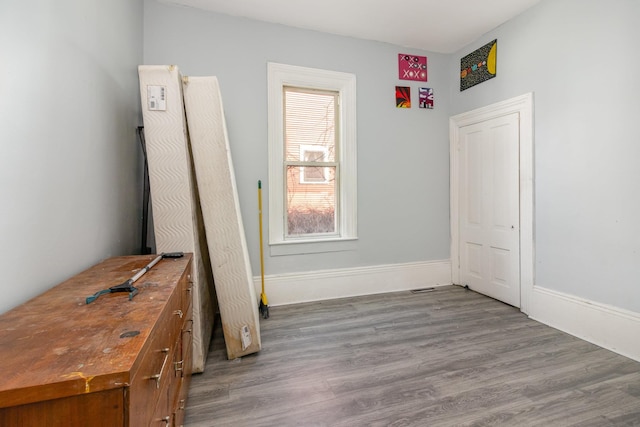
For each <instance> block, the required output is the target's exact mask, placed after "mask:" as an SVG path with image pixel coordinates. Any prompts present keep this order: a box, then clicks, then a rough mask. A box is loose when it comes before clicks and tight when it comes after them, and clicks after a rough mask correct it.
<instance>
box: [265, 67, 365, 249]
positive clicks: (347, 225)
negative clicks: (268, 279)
mask: <svg viewBox="0 0 640 427" xmlns="http://www.w3.org/2000/svg"><path fill="white" fill-rule="evenodd" d="M267 81H268V124H269V138H268V145H269V245H270V250H271V255H289V254H299V253H315V252H330V251H340V250H346V249H352V247H351V246H349V245H348V244H345V243H344V242H353V241H354V240H356V239H357V176H358V174H357V162H356V158H357V153H356V76H355V75H354V74H350V73H343V72H339V71H328V70H322V69H317V68H307V67H300V66H295V65H286V64H278V63H274V62H269V63H267ZM285 86H295V87H301V88H309V89H318V90H330V91H336V92H338V93H339V98H338V99H339V103H340V105H339V109H340V111H339V116H338V117H339V118H338V120H339V122H340V126H339V129H338V135H336V136H337V138H338V139H339V143H338V150H339V153H338V155H339V157H338V158H339V164H340V170H341V173H340V181H339V183H338V189H337V191H338V195H339V196H338V200H337V203H338V206H339V215H338V217H337V218H336V219H337V221H338V222H339V224H337V227H336V228H337V229H338V230H340V233H339V234H338V235H335V234H332V235H330V236H329V235H328V236H315V235H314V236H301V237H297V238H287V237H286V236H285V232H286V227H285V223H284V222H285V220H286V215H285V191H286V190H285V189H286V182H285V172H284V167H283V165H284V115H283V114H284V100H283V88H284V87H285Z"/></svg>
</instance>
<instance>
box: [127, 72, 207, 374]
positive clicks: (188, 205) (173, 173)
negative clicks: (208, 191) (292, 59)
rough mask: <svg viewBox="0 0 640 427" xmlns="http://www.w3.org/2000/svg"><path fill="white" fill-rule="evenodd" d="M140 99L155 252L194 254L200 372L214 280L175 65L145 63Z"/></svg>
mask: <svg viewBox="0 0 640 427" xmlns="http://www.w3.org/2000/svg"><path fill="white" fill-rule="evenodd" d="M138 75H139V78H140V97H141V102H142V117H143V120H144V132H145V140H146V150H147V160H148V167H149V183H150V187H151V210H152V213H153V228H154V234H155V241H156V251H157V252H159V253H160V252H175V251H183V252H193V254H194V257H193V260H194V262H193V274H192V278H193V287H192V289H193V292H192V293H193V371H194V372H202V371H203V370H204V365H205V362H206V358H207V352H208V349H209V343H210V340H211V332H212V329H213V321H214V310H213V307H214V303H215V299H214V298H213V292H214V291H213V279H212V273H211V264H210V261H209V255H208V250H207V245H206V240H205V239H206V238H205V234H204V226H203V224H202V216H201V213H200V207H199V203H198V200H197V193H196V186H195V182H194V178H193V168H192V163H191V159H190V156H189V149H188V134H187V126H186V121H185V115H184V103H183V99H182V83H181V76H180V73H179V70H178V68H177V67H175V66H167V65H158V66H156V65H141V66H139V67H138Z"/></svg>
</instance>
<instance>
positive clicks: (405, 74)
mask: <svg viewBox="0 0 640 427" xmlns="http://www.w3.org/2000/svg"><path fill="white" fill-rule="evenodd" d="M398 77H399V78H400V80H416V81H419V82H426V81H427V57H426V56H416V55H407V54H406V53H399V54H398Z"/></svg>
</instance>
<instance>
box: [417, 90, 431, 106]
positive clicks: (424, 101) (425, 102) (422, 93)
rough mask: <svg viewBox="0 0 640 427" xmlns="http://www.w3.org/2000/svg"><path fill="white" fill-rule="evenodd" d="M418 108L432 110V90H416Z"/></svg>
mask: <svg viewBox="0 0 640 427" xmlns="http://www.w3.org/2000/svg"><path fill="white" fill-rule="evenodd" d="M418 106H419V107H420V108H428V109H430V110H433V89H432V88H430V87H421V88H418Z"/></svg>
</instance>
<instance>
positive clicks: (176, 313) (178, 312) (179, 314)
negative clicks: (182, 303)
mask: <svg viewBox="0 0 640 427" xmlns="http://www.w3.org/2000/svg"><path fill="white" fill-rule="evenodd" d="M173 314H175V315H176V316H180V318H181V319H182V316H184V313H183V312H182V310H176V311H174V312H173Z"/></svg>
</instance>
